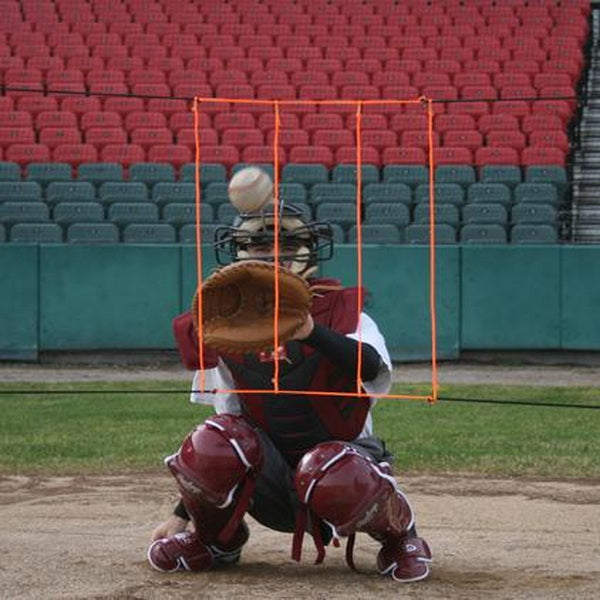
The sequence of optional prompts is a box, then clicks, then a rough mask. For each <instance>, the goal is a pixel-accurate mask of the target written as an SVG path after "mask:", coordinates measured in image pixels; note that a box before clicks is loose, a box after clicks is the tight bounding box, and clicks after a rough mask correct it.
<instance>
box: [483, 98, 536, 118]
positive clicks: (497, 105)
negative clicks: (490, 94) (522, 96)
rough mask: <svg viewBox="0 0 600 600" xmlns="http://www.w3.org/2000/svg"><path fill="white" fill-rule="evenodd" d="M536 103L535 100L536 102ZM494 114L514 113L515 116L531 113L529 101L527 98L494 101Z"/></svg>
mask: <svg viewBox="0 0 600 600" xmlns="http://www.w3.org/2000/svg"><path fill="white" fill-rule="evenodd" d="M534 104H535V102H534ZM492 110H493V112H494V114H498V115H499V114H505V115H513V116H515V117H524V116H526V115H528V114H529V102H527V101H526V100H506V101H503V102H494V103H493V105H492Z"/></svg>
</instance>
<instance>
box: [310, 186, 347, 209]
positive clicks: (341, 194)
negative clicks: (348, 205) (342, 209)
mask: <svg viewBox="0 0 600 600" xmlns="http://www.w3.org/2000/svg"><path fill="white" fill-rule="evenodd" d="M310 201H311V204H315V205H316V204H320V203H321V202H334V201H335V202H356V186H355V185H354V184H352V183H315V185H313V186H312V188H311V190H310Z"/></svg>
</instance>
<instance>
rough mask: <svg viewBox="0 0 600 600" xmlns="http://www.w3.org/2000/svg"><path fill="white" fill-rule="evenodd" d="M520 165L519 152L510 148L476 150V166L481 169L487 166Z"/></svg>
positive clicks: (495, 147)
mask: <svg viewBox="0 0 600 600" xmlns="http://www.w3.org/2000/svg"><path fill="white" fill-rule="evenodd" d="M518 163H519V152H518V151H517V150H515V149H514V148H510V147H501V146H494V147H486V146H484V147H482V148H478V149H477V150H475V164H476V165H477V166H479V167H483V166H485V165H510V164H518Z"/></svg>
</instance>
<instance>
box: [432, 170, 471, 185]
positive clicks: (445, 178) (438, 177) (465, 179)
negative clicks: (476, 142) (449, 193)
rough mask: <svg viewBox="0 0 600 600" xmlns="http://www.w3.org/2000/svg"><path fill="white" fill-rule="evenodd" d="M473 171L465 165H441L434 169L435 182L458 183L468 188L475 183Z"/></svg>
mask: <svg viewBox="0 0 600 600" xmlns="http://www.w3.org/2000/svg"><path fill="white" fill-rule="evenodd" d="M475 180H476V174H475V169H474V168H473V167H471V166H467V165H441V166H439V167H436V170H435V181H436V182H437V183H458V184H460V185H462V186H463V187H468V186H469V185H471V184H472V183H475Z"/></svg>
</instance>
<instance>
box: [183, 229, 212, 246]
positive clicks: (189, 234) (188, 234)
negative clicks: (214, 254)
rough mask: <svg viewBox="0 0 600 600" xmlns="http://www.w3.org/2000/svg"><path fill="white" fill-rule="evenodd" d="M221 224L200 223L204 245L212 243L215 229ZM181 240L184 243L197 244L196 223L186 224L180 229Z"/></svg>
mask: <svg viewBox="0 0 600 600" xmlns="http://www.w3.org/2000/svg"><path fill="white" fill-rule="evenodd" d="M218 227H220V225H209V224H207V225H200V235H201V238H202V245H203V246H204V245H212V243H213V242H214V239H215V231H216V230H217V228H218ZM179 241H180V242H181V243H182V244H194V245H195V244H196V225H195V224H189V225H184V226H183V227H182V228H181V229H180V230H179Z"/></svg>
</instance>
